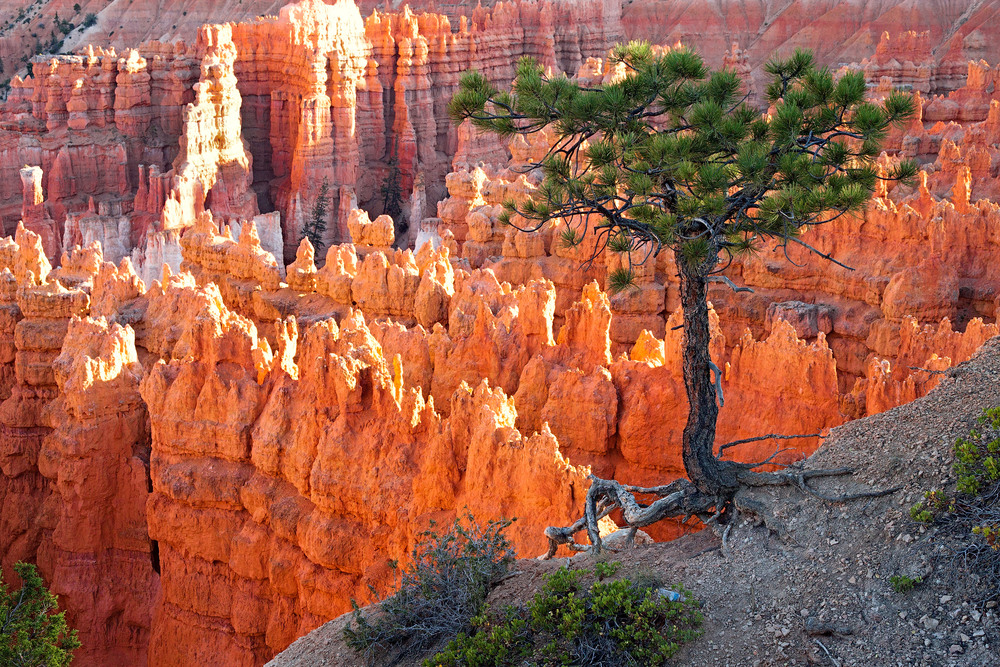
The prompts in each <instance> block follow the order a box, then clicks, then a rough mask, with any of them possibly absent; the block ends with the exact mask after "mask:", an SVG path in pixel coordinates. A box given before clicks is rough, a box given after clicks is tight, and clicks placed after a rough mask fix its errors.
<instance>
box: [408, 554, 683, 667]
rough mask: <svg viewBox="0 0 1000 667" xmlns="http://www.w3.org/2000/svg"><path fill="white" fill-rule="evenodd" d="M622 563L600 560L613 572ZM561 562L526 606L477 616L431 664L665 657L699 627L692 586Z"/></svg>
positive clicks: (611, 664)
mask: <svg viewBox="0 0 1000 667" xmlns="http://www.w3.org/2000/svg"><path fill="white" fill-rule="evenodd" d="M617 568H618V563H612V564H606V563H598V564H597V565H596V566H595V568H594V574H595V575H596V576H597V577H600V578H603V577H606V576H611V575H612V574H613V573H614V571H616V570H617ZM586 574H588V573H587V572H585V571H582V570H569V569H567V568H565V567H563V568H560V569H559V570H557V571H556V572H555V573H553V574H552V575H550V576H549V577H548V578H547V579H546V581H545V585H544V586H543V588H542V590H541V591H540V592H539V593H537V594H536V595H535V597H534V599H533V600H532V601H531V603H530V604H529V605H528V606H527V607H526V608H523V609H517V608H514V607H507V608H506V609H504V610H503V612H502V613H500V614H499V615H498V616H497V617H496V618H495V619H493V620H487V618H486V616H481V617H479V618H477V619H476V623H475V624H474V625H475V631H474V632H472V633H468V634H466V633H462V634H459V635H458V636H457V637H456V638H455V639H454V640H453V641H451V642H450V643H449V644H448V646H447V647H446V648H445V650H443V651H441V652H440V653H438V654H437V655H435V656H434V657H433V658H431V659H429V660H427V661H425V662H424V665H425V667H503V666H506V665H515V664H516V665H536V666H539V667H541V666H546V667H547V666H550V665H605V666H606V667H618V666H621V667H625V666H626V665H649V666H653V665H662V664H663V663H664V662H665V661H666V660H668V659H669V658H670V657H671V656H672V655H674V653H676V652H677V650H678V649H679V648H680V645H681V644H682V643H684V642H686V641H690V640H692V639H694V638H695V637H697V636H698V635H700V630H699V629H698V628H699V627H700V625H701V621H702V617H701V613H700V612H699V611H698V608H697V603H696V602H695V601H693V600H692V599H691V597H690V594H689V593H687V592H686V591H684V590H683V589H680V588H679V587H675V589H674V591H673V593H670V592H667V591H665V590H663V589H661V588H653V587H648V586H643V585H639V584H637V583H636V582H633V581H629V580H628V579H619V580H617V581H607V582H605V581H600V580H598V581H595V582H594V583H593V584H591V585H590V586H589V587H584V585H583V579H584V577H585V575H586Z"/></svg>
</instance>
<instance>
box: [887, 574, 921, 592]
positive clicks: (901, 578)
mask: <svg viewBox="0 0 1000 667" xmlns="http://www.w3.org/2000/svg"><path fill="white" fill-rule="evenodd" d="M923 581H924V579H923V577H908V576H906V575H905V574H896V575H893V576H891V577H889V583H890V584H892V590H894V591H896V592H897V593H909V592H910V591H912V590H913V589H914V588H915V587H916V585H917V584H920V583H923Z"/></svg>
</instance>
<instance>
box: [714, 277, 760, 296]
mask: <svg viewBox="0 0 1000 667" xmlns="http://www.w3.org/2000/svg"><path fill="white" fill-rule="evenodd" d="M707 280H708V282H710V283H725V284H726V285H728V286H729V287H730V288H732V290H733V291H734V292H750V293H751V294H753V288H750V287H740V286H739V285H737V284H736V283H734V282H733V281H732V280H730V279H729V278H728V277H726V276H709V277H708V279H707Z"/></svg>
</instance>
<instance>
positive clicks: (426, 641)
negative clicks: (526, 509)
mask: <svg viewBox="0 0 1000 667" xmlns="http://www.w3.org/2000/svg"><path fill="white" fill-rule="evenodd" d="M466 521H467V524H468V525H467V526H465V525H462V522H461V521H459V520H458V519H456V520H455V523H454V525H453V526H452V527H451V529H450V530H448V531H447V532H444V533H438V532H436V531H433V530H430V531H426V532H424V533H421V534H420V539H419V541H418V543H417V545H416V547H415V548H414V550H413V564H412V565H410V566H409V567H408V568H407V569H406V570H405V571H404V572H403V574H402V577H401V581H400V585H399V590H397V591H396V593H395V594H393V595H392V596H391V597H389V598H387V599H386V600H384V601H383V602H382V603H381V608H380V609H379V610H378V611H377V612H375V613H373V614H370V615H368V616H365V615H364V614H363V613H362V612H361V610H360V608H359V607H358V605H357V603H354V617H353V619H352V622H351V623H350V624H348V626H347V628H345V630H344V640H345V642H346V643H347V645H348V646H349V647H351V648H352V649H354V650H355V651H356V652H358V653H359V654H360V655H361V656H362V658H363V659H364V660H365V661H366V662H368V663H373V662H375V660H376V659H381V658H385V657H387V656H390V655H393V654H395V655H397V656H399V655H405V654H409V655H423V654H425V653H426V651H427V650H428V649H430V648H431V647H433V646H434V645H436V644H437V643H438V642H439V641H441V640H443V639H445V638H448V637H454V636H455V635H457V634H458V633H460V632H468V631H470V630H472V629H473V621H474V620H475V619H476V618H477V617H479V616H480V615H481V614H482V612H483V610H484V608H485V606H486V596H487V595H488V594H489V592H490V590H491V589H492V588H493V586H495V585H496V584H497V583H498V582H499V581H500V580H501V579H502V578H503V577H504V576H506V574H507V572H508V571H509V569H510V565H511V563H513V562H514V558H515V554H514V550H513V548H511V545H510V542H509V541H508V540H507V538H506V537H505V536H504V531H505V530H506V529H507V528H508V527H509V526H510V524H511V523H513V519H504V520H500V521H490V522H489V523H488V524H487V525H486V527H485V528H483V527H480V526H479V524H477V523H476V521H475V519H474V518H473V517H472V515H471V514H470V515H468V516H467V517H466ZM352 602H353V601H352Z"/></svg>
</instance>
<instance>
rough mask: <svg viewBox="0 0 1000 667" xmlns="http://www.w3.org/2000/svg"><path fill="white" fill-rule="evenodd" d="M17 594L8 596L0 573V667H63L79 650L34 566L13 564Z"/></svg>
mask: <svg viewBox="0 0 1000 667" xmlns="http://www.w3.org/2000/svg"><path fill="white" fill-rule="evenodd" d="M14 571H15V572H17V576H19V577H20V578H21V582H22V584H21V590H19V591H17V592H16V593H11V592H9V591H8V590H7V586H6V585H4V583H3V577H2V573H0V665H5V666H6V667H63V666H64V665H68V664H69V663H70V661H71V660H72V659H73V651H74V650H75V649H77V648H79V646H80V642H79V641H78V640H77V638H76V635H77V633H76V630H71V629H70V628H69V627H68V626H67V625H66V614H65V612H59V613H57V614H54V613H52V612H53V611H55V609H56V604H57V600H56V596H55V595H53V594H52V593H50V592H49V591H48V590H47V589H46V588H45V583H44V582H43V581H42V578H41V577H40V576H39V575H38V571H37V570H36V569H35V566H34V565H30V564H28V563H17V564H15V565H14Z"/></svg>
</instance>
